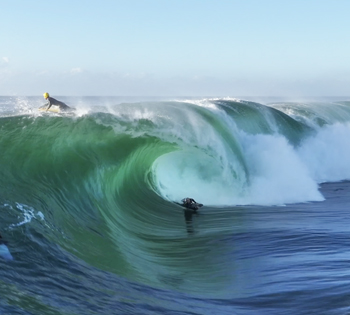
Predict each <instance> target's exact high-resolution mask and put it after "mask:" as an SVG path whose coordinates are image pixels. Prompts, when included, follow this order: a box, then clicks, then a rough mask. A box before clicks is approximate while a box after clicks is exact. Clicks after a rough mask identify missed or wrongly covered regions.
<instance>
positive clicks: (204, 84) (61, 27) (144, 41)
mask: <svg viewBox="0 0 350 315" xmlns="http://www.w3.org/2000/svg"><path fill="white" fill-rule="evenodd" d="M349 12H350V1H349V0H293V1H290V0H60V1H48V0H31V1H29V0H0V95H4V96H13V95H17V96H31V95H42V93H44V92H46V91H47V92H49V93H50V94H51V95H64V96H93V95H94V96H222V97H228V96H230V97H238V96H290V97H292V96H295V97H300V96H349V95H350V19H349Z"/></svg>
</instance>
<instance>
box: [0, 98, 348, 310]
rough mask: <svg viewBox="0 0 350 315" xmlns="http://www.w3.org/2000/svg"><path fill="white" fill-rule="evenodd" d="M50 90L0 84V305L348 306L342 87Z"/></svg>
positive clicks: (99, 307)
mask: <svg viewBox="0 0 350 315" xmlns="http://www.w3.org/2000/svg"><path fill="white" fill-rule="evenodd" d="M54 97H55V96H54ZM57 99H59V100H61V101H64V102H65V103H67V104H68V105H70V106H72V107H74V108H76V110H75V111H74V112H73V113H67V114H54V113H42V112H39V111H38V110H37V108H38V107H39V106H41V105H43V104H44V103H45V102H44V99H43V98H42V97H0V233H1V235H2V240H3V241H1V245H0V314H23V315H24V314H25V315H29V314H35V315H36V314H38V315H46V314H50V315H51V314H65V315H75V314H82V315H90V314H142V315H147V314H171V315H180V314H189V315H195V314H198V315H211V314H219V315H221V314H223V315H225V314H230V315H231V314H237V315H239V314H252V315H255V314H258V315H260V314H262V315H264V314H267V315H271V314H299V315H301V314H318V315H320V314H334V315H336V314H337V315H338V314H350V101H349V98H345V97H344V98H338V99H335V98H333V99H332V98H320V99H317V100H283V99H280V100H279V99H277V98H271V99H260V100H259V99H249V98H247V99H235V98H131V97H129V98H128V97H125V98H122V97H57ZM185 197H191V198H194V199H195V200H196V201H197V202H200V203H203V204H204V206H203V207H202V208H200V209H199V211H198V212H197V213H194V212H191V211H188V210H185V209H184V208H183V207H181V206H180V205H178V204H177V203H178V202H180V201H181V199H183V198H185Z"/></svg>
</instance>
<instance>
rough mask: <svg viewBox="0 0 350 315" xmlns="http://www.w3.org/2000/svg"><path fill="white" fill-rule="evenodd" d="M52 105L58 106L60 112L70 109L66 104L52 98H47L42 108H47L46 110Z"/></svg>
mask: <svg viewBox="0 0 350 315" xmlns="http://www.w3.org/2000/svg"><path fill="white" fill-rule="evenodd" d="M52 105H56V106H59V108H60V110H68V109H70V107H69V106H68V105H67V104H65V103H63V102H60V101H58V100H56V99H55V98H53V97H48V98H47V104H46V105H44V106H49V107H48V108H47V109H49V108H50V107H51V106H52Z"/></svg>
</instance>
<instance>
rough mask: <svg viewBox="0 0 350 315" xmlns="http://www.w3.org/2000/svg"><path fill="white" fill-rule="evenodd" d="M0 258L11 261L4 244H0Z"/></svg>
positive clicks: (11, 258)
mask: <svg viewBox="0 0 350 315" xmlns="http://www.w3.org/2000/svg"><path fill="white" fill-rule="evenodd" d="M0 257H2V258H4V259H7V260H13V257H12V255H11V253H10V251H9V249H8V247H7V246H6V245H5V244H0Z"/></svg>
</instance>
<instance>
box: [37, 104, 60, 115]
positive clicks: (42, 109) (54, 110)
mask: <svg viewBox="0 0 350 315" xmlns="http://www.w3.org/2000/svg"><path fill="white" fill-rule="evenodd" d="M46 109H47V106H42V107H39V108H38V110H39V111H40V112H46ZM48 112H51V113H60V112H61V110H60V107H59V106H56V105H52V106H51V107H50V108H49V110H48Z"/></svg>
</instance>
